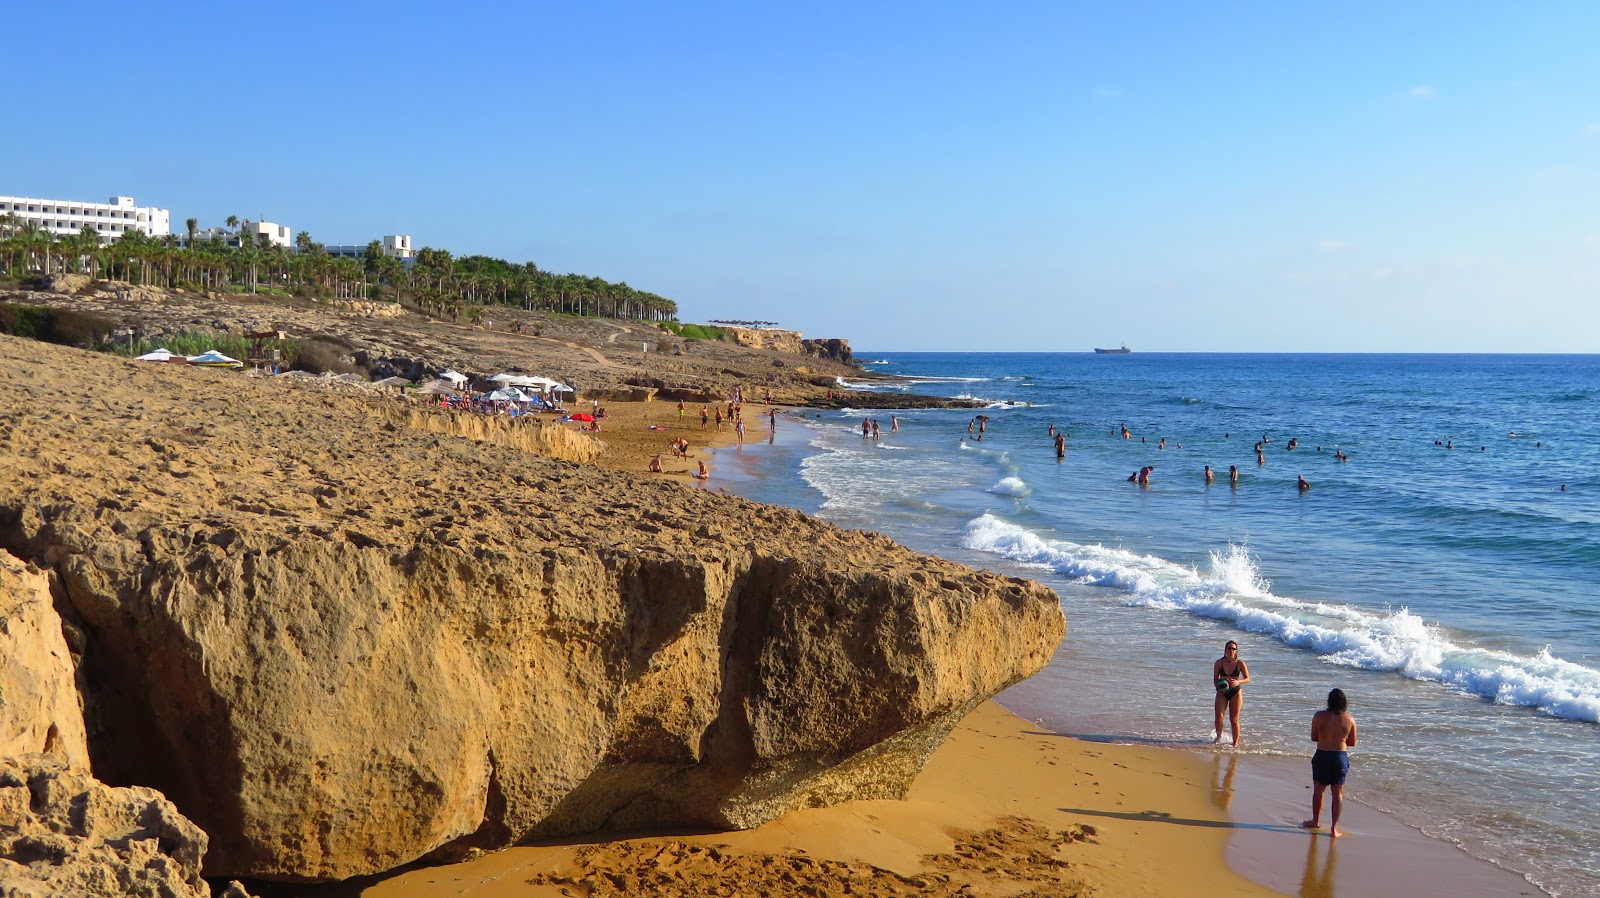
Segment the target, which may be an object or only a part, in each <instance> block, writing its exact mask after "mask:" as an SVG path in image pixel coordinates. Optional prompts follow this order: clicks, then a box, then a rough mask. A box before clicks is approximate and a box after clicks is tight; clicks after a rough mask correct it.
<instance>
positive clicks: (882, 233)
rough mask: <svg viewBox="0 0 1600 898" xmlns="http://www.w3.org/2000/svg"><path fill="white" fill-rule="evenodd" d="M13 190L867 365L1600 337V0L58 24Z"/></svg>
mask: <svg viewBox="0 0 1600 898" xmlns="http://www.w3.org/2000/svg"><path fill="white" fill-rule="evenodd" d="M0 19H3V22H4V25H3V27H4V31H5V33H6V34H7V35H8V36H7V39H6V41H5V44H6V57H5V71H6V75H5V79H4V80H5V84H6V95H7V98H8V103H7V104H6V126H5V127H4V128H3V129H0V132H3V133H4V136H3V138H0V193H9V194H20V195H28V196H43V197H61V198H73V199H89V200H94V199H100V198H103V197H107V196H110V195H112V194H127V195H131V196H133V197H134V198H135V199H136V200H138V201H139V202H140V203H141V204H147V205H158V206H163V207H167V208H170V209H171V210H172V217H173V224H174V227H175V228H181V226H182V225H181V222H182V221H183V219H185V218H187V217H190V216H194V217H197V218H199V219H200V222H201V225H202V227H208V226H213V225H220V224H221V223H222V221H223V219H225V218H226V217H227V216H228V215H230V214H233V215H238V216H240V217H243V218H250V219H265V220H268V221H274V222H278V223H280V224H286V225H288V226H289V227H291V228H293V229H294V230H295V231H300V230H306V231H309V232H310V233H311V235H312V236H313V237H314V238H315V239H317V240H319V241H322V242H327V243H366V242H367V241H369V240H372V239H375V238H377V237H378V236H380V235H382V234H388V233H409V234H411V235H412V237H413V239H414V240H415V241H416V242H417V244H418V245H419V246H422V245H428V246H437V247H442V248H445V249H449V250H450V251H452V252H454V253H456V254H458V255H462V254H473V253H483V254H487V255H491V256H498V257H502V258H507V259H510V260H512V261H518V262H521V261H530V260H531V261H533V262H536V263H537V264H538V265H539V266H540V267H541V268H544V269H547V270H552V271H577V272H582V273H584V274H590V275H597V276H600V277H603V278H606V279H607V280H611V281H626V282H628V283H629V284H631V285H633V286H634V287H637V288H640V289H644V290H650V291H652V292H655V293H658V294H661V295H663V296H667V297H670V298H672V299H674V300H676V301H677V302H678V304H679V308H680V313H681V315H680V317H681V318H682V319H683V320H685V321H705V320H708V319H714V318H743V319H770V320H775V321H778V322H780V323H781V324H782V325H784V326H786V327H791V328H795V329H798V330H802V331H804V332H805V333H806V334H807V335H808V336H819V337H832V336H841V337H847V338H849V339H850V340H851V342H852V343H853V344H854V345H855V346H856V347H858V348H863V349H868V350H874V349H876V350H989V351H1000V350H1019V351H1021V350H1027V351H1051V350H1060V351H1083V350H1087V349H1088V348H1090V347H1092V346H1094V345H1101V346H1106V345H1116V344H1117V343H1120V342H1127V343H1128V344H1130V345H1131V346H1133V347H1134V348H1135V349H1136V350H1152V351H1154V350H1166V351H1439V352H1452V351H1462V352H1477V351H1483V352H1501V351H1506V352H1600V50H1597V43H1596V42H1597V39H1600V4H1595V3H1592V2H1540V3H1522V2H1516V3H1512V2H1506V3H1491V2H1481V3H1459V2H1450V3H1423V2H1415V3H1398V4H1397V3H1391V2H1383V3H1341V4H1298V3H1282V2H1260V3H1249V4H1239V3H1176V2H1175V3H1166V4H1160V3H1106V2H1093V3H1089V2H1082V3H1069V2H1041V3H1011V4H999V5H990V4H976V3H970V2H963V3H932V2H917V3H903V4H901V3H860V2H849V3H821V2H806V3H791V4H775V3H749V2H741V3H729V4H712V3H698V4H664V3H638V4H615V3H601V2H578V3H574V2H565V3H521V2H518V3H505V4H474V3H470V2H469V3H455V4H448V3H430V4H418V5H411V4H408V3H385V4H349V3H340V2H324V3H318V4H300V3H275V4H269V5H266V6H263V5H261V4H252V3H218V4H206V5H203V6H194V5H182V4H173V5H165V6H162V5H151V4H138V3H99V2H91V3H87V4H79V5H76V6H70V7H68V6H61V5H59V4H56V5H52V4H44V3H24V4H20V5H18V6H16V8H13V9H9V10H8V11H7V12H6V13H5V14H4V16H3V17H0Z"/></svg>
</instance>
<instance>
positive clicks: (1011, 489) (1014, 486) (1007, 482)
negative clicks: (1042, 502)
mask: <svg viewBox="0 0 1600 898" xmlns="http://www.w3.org/2000/svg"><path fill="white" fill-rule="evenodd" d="M989 492H991V493H994V494H996V495H999V496H1010V497H1012V498H1014V499H1020V498H1022V497H1023V496H1026V495H1029V494H1030V493H1032V492H1033V489H1032V487H1029V486H1028V485H1027V484H1026V483H1023V482H1022V478H1021V477H1002V478H1000V481H999V482H998V483H996V484H995V485H994V486H991V487H989Z"/></svg>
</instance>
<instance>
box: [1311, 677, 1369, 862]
mask: <svg viewBox="0 0 1600 898" xmlns="http://www.w3.org/2000/svg"><path fill="white" fill-rule="evenodd" d="M1349 707H1350V702H1349V700H1348V699H1346V698H1345V696H1344V690H1343V689H1335V690H1333V691H1331V692H1329V693H1328V709H1327V710H1326V711H1318V712H1317V713H1316V714H1313V715H1312V716H1311V741H1312V742H1315V743H1317V751H1316V753H1315V754H1313V755H1312V756H1311V783H1312V787H1313V788H1314V789H1315V790H1316V791H1315V792H1313V793H1312V794H1311V819H1310V820H1306V821H1303V822H1301V824H1300V825H1301V826H1303V827H1305V828H1306V829H1317V828H1319V827H1320V826H1321V822H1322V792H1323V790H1324V789H1331V790H1333V808H1332V810H1333V823H1332V825H1330V826H1329V827H1328V835H1329V836H1331V837H1333V838H1335V839H1337V838H1339V837H1340V836H1341V835H1344V834H1343V833H1341V832H1339V812H1340V811H1342V810H1344V780H1345V776H1347V775H1348V774H1349V773H1350V753H1349V752H1347V751H1345V749H1346V748H1350V747H1352V746H1354V745H1355V744H1356V719H1355V718H1354V717H1351V716H1350V712H1349V710H1347V709H1348V708H1349Z"/></svg>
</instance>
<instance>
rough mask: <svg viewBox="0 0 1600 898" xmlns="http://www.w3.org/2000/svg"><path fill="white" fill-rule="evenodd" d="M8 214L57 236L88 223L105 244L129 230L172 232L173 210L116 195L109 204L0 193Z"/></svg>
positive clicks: (2, 212)
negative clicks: (140, 204)
mask: <svg viewBox="0 0 1600 898" xmlns="http://www.w3.org/2000/svg"><path fill="white" fill-rule="evenodd" d="M6 215H15V216H16V217H17V218H18V219H21V220H22V221H25V222H33V223H34V224H35V225H37V226H38V227H39V228H41V229H43V230H46V231H49V232H50V233H52V234H56V235H58V236H67V235H70V234H77V233H78V232H80V231H82V230H83V226H84V225H88V226H90V227H92V228H94V229H95V230H96V231H98V232H99V233H100V241H101V242H102V243H111V242H113V241H115V240H117V239H119V238H121V237H122V235H123V234H124V233H126V232H128V231H143V232H144V233H146V234H148V235H150V236H151V237H165V236H166V235H168V234H170V233H172V212H171V211H170V210H167V209H157V208H155V207H154V206H135V205H134V204H133V197H130V196H114V197H112V198H111V201H110V202H108V203H85V202H80V201H77V200H41V199H34V198H32V197H24V196H0V217H4V216H6Z"/></svg>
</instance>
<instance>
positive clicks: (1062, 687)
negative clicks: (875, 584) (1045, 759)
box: [730, 353, 1600, 896]
mask: <svg viewBox="0 0 1600 898" xmlns="http://www.w3.org/2000/svg"><path fill="white" fill-rule="evenodd" d="M861 358H864V359H870V360H871V362H870V363H869V364H868V366H867V367H868V368H869V370H872V371H874V372H879V373H883V374H893V375H900V376H904V377H909V378H911V380H910V381H909V382H907V383H905V384H900V385H895V386H885V385H883V384H876V383H873V382H869V381H865V380H864V381H863V382H862V383H861V384H855V385H856V386H871V387H874V388H877V389H901V390H906V391H910V392H918V393H929V394H937V395H949V396H967V397H971V398H976V399H980V400H984V401H986V402H987V403H989V405H990V407H989V408H987V409H984V410H982V411H981V412H979V413H981V414H984V415H987V416H988V418H989V420H988V422H987V430H986V432H984V433H983V434H982V437H983V438H982V440H981V441H979V440H969V439H967V437H968V429H967V428H968V424H969V422H970V421H971V420H972V418H973V416H974V414H978V413H975V412H973V411H968V410H927V411H914V412H895V413H892V414H893V415H894V416H896V417H898V419H899V425H900V430H899V432H893V431H892V421H891V413H888V412H851V411H847V412H843V413H841V412H808V413H806V416H805V417H804V418H803V419H802V420H790V421H786V422H783V423H782V424H780V436H781V437H782V439H780V440H778V441H777V442H776V443H775V444H774V445H773V446H772V447H764V448H763V449H762V450H760V451H751V452H749V453H746V454H745V455H744V457H743V459H742V461H743V462H744V465H745V466H746V469H747V472H748V473H749V474H752V475H758V476H747V477H735V478H733V479H732V482H731V484H730V485H731V487H732V488H733V489H734V490H735V491H737V492H740V493H742V494H744V495H747V496H749V497H750V498H753V499H758V500H761V501H767V502H774V503H779V504H786V505H790V506H794V507H798V508H802V509H804V510H807V511H811V512H814V513H817V514H819V515H821V516H822V517H824V518H827V519H829V520H831V521H833V522H835V523H837V524H839V525H841V526H844V527H851V528H861V529H872V530H877V531H880V532H883V533H885V534H887V535H889V536H891V537H894V538H895V539H897V540H899V541H900V542H903V543H905V544H907V545H909V546H912V547H913V548H916V549H919V550H922V551H926V552H930V553H934V554H938V555H942V556H945V557H948V558H952V559H954V560H957V561H961V562H964V563H967V564H971V565H974V566H979V567H986V568H990V569H995V570H1000V571H1004V572H1006V573H1009V574H1018V575H1024V576H1030V577H1033V578H1035V579H1038V580H1041V581H1043V582H1045V583H1047V584H1048V585H1050V586H1052V587H1053V588H1055V589H1056V590H1057V591H1058V592H1060V593H1061V596H1062V603H1063V607H1064V608H1065V610H1066V613H1067V617H1068V620H1069V622H1070V626H1071V632H1070V633H1069V635H1068V637H1067V639H1066V641H1065V642H1064V643H1063V645H1062V648H1061V650H1060V651H1059V652H1058V653H1057V655H1056V658H1055V659H1054V660H1053V661H1052V663H1051V665H1050V667H1049V668H1048V669H1047V670H1046V671H1044V672H1043V673H1041V674H1040V675H1038V676H1036V677H1034V678H1033V679H1031V680H1029V681H1028V682H1026V683H1024V684H1022V685H1020V686H1018V687H1016V688H1014V689H1013V690H1011V691H1009V692H1008V693H1007V694H1006V695H1005V696H1003V700H1004V701H1005V702H1006V703H1007V704H1008V705H1010V706H1011V707H1013V708H1014V709H1017V710H1019V711H1021V712H1023V713H1025V714H1026V715H1027V716H1029V717H1032V718H1039V719H1042V721H1043V722H1044V723H1045V724H1047V725H1050V726H1052V727H1053V728H1056V729H1059V730H1061V731H1063V732H1068V733H1072V734H1075V735H1080V736H1086V737H1092V738H1109V739H1126V740H1147V741H1152V742H1156V743H1162V744H1170V745H1173V746H1176V747H1189V748H1192V749H1193V750H1196V751H1211V750H1213V749H1212V748H1211V746H1210V742H1211V692H1210V669H1211V662H1212V661H1213V660H1214V659H1215V658H1216V657H1218V656H1219V655H1220V654H1221V647H1222V643H1223V642H1225V641H1226V640H1228V639H1237V640H1238V641H1239V642H1240V643H1241V644H1242V647H1243V648H1242V657H1243V658H1244V659H1245V661H1246V662H1247V663H1249V664H1250V667H1251V673H1252V677H1253V679H1254V680H1255V682H1254V683H1252V685H1251V686H1249V687H1247V702H1246V708H1245V721H1244V726H1245V739H1244V744H1243V745H1242V746H1241V748H1240V749H1239V750H1241V751H1245V752H1252V753H1261V754H1281V755H1288V756H1302V755H1305V754H1307V751H1306V746H1307V742H1306V729H1307V721H1308V719H1309V716H1310V714H1311V712H1312V711H1314V710H1316V709H1317V708H1319V707H1321V704H1322V700H1323V697H1324V696H1325V695H1326V693H1327V690H1328V689H1329V688H1331V687H1333V686H1339V687H1341V688H1343V689H1345V690H1346V691H1347V692H1348V693H1349V694H1350V696H1351V701H1352V710H1353V711H1354V713H1355V714H1356V716H1357V718H1358V720H1359V721H1360V725H1361V728H1362V744H1361V746H1360V747H1359V750H1358V752H1357V753H1356V755H1355V758H1354V761H1353V772H1352V780H1351V787H1350V794H1351V796H1352V797H1354V798H1356V799H1357V800H1360V801H1362V802H1364V803H1367V804H1370V805H1372V806H1374V807H1376V808H1379V809H1381V810H1385V811H1388V812H1390V813H1392V814H1394V815H1396V816H1398V817H1400V818H1401V819H1403V820H1405V821H1406V822H1408V823H1410V824H1412V825H1414V826H1417V827H1419V828H1421V829H1422V830H1424V831H1425V832H1428V833H1430V834H1432V835H1435V836H1438V837H1440V838H1444V839H1448V840H1451V841H1454V842H1457V843H1459V844H1461V845H1462V846H1463V847H1464V848H1466V849H1467V850H1468V851H1469V852H1471V853H1473V854H1475V855H1477V856H1479V857H1483V858H1485V859H1488V860H1491V861H1494V862H1495V863H1498V864H1500V865H1502V866H1505V867H1507V868H1509V869H1512V870H1515V871H1517V872H1519V873H1522V874H1524V875H1526V876H1527V877H1528V878H1529V880H1530V881H1532V882H1534V883H1536V884H1538V885H1540V886H1541V887H1542V888H1544V889H1545V890H1547V891H1549V892H1551V893H1552V894H1557V895H1564V896H1565V895H1596V894H1600V837H1597V835H1596V831H1597V830H1600V810H1596V809H1595V803H1594V800H1593V796H1595V795H1600V724H1597V722H1596V721H1597V718H1600V610H1597V609H1596V607H1595V602H1594V601H1593V600H1592V598H1591V596H1590V592H1591V587H1592V585H1593V584H1594V583H1595V582H1596V581H1597V580H1600V576H1597V575H1600V415H1597V414H1596V413H1597V411H1600V357H1595V356H1520V357H1517V356H1436V355H1428V356H1396V355H1375V356H1357V355H1350V356H1337V355H1312V356H1294V355H1188V354H1183V355H1177V354H1173V355H1166V354H1144V353H1135V354H1133V355H1127V356H1095V355H1092V354H904V353H892V354H877V355H874V354H863V355H862V356H861ZM865 416H871V417H876V418H877V419H878V420H879V422H880V425H881V433H882V436H881V439H879V440H878V441H872V440H867V439H863V438H862V436H861V431H860V424H861V420H862V418H863V417H865ZM1052 424H1054V425H1055V426H1056V427H1057V428H1058V429H1061V430H1064V431H1065V432H1066V433H1067V434H1068V436H1067V440H1066V458H1065V459H1064V460H1062V461H1057V459H1056V457H1055V451H1054V448H1053V444H1052V442H1051V439H1050V437H1049V435H1048V433H1047V430H1048V428H1049V426H1050V425H1052ZM1124 424H1126V426H1127V428H1128V430H1129V432H1130V435H1131V438H1129V439H1124V438H1122V436H1121V435H1120V428H1121V426H1122V425H1124ZM1264 438H1265V442H1264V443H1263V446H1262V450H1263V457H1264V459H1265V464H1258V463H1257V459H1256V454H1255V451H1254V446H1255V444H1256V443H1257V441H1262V440H1263V439H1264ZM1162 439H1165V441H1166V442H1165V446H1164V447H1163V446H1162V445H1161V442H1160V441H1161V440H1162ZM1291 439H1294V440H1296V441H1297V442H1298V448H1296V449H1295V450H1293V451H1289V450H1288V449H1287V448H1286V447H1287V444H1288V443H1289V441H1290V440H1291ZM1336 452H1339V453H1343V454H1345V455H1347V456H1348V461H1339V460H1337V459H1336V457H1335V453H1336ZM1146 465H1154V466H1155V470H1154V472H1153V474H1152V476H1151V478H1150V483H1149V484H1148V486H1139V485H1137V484H1134V483H1129V482H1127V478H1128V476H1129V475H1130V474H1132V473H1134V472H1135V471H1136V470H1138V469H1139V468H1141V467H1143V466H1146ZM1206 465H1210V466H1211V467H1212V468H1213V469H1214V470H1215V471H1216V474H1217V477H1216V482H1215V483H1213V484H1210V485H1207V484H1206V482H1205V480H1204V477H1203V471H1204V466H1206ZM1230 465H1236V466H1237V467H1238V469H1239V472H1240V482H1239V484H1238V485H1237V486H1230V485H1229V483H1228V467H1229V466H1230ZM730 473H736V472H735V471H732V470H730ZM1301 476H1303V477H1304V478H1305V479H1306V480H1307V481H1309V482H1310V483H1311V484H1312V486H1311V488H1310V489H1309V490H1306V491H1303V492H1302V491H1300V490H1299V489H1298V488H1297V477H1301ZM1563 486H1565V490H1563V489H1562V487H1563Z"/></svg>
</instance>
